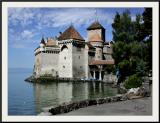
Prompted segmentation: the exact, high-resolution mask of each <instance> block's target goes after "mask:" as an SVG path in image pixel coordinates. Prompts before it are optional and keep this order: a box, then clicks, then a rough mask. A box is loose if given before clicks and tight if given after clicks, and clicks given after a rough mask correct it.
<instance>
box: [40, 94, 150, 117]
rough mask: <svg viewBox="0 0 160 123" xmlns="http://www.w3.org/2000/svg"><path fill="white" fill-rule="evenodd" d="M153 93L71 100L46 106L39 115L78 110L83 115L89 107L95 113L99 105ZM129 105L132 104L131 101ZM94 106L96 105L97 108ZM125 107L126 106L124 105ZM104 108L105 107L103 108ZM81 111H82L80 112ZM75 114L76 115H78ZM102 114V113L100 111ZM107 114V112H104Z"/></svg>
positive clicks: (65, 113) (141, 97) (137, 98)
mask: <svg viewBox="0 0 160 123" xmlns="http://www.w3.org/2000/svg"><path fill="white" fill-rule="evenodd" d="M150 94H151V93H147V94H146V95H145V96H131V97H130V96H128V95H127V94H126V93H125V94H118V95H116V96H112V97H106V98H96V99H90V100H82V101H78V102H69V103H63V104H61V105H58V106H56V107H52V106H51V107H48V108H47V107H46V108H45V109H44V110H43V112H41V113H40V114H38V115H47V116H54V115H63V114H64V115H67V114H69V115H74V112H76V114H77V113H78V115H82V114H83V112H87V111H88V108H89V109H90V111H91V112H92V113H93V114H94V113H95V114H96V113H97V111H99V110H100V109H99V106H101V105H102V107H103V105H112V104H113V105H114V104H116V103H117V104H118V103H120V104H121V103H122V104H123V102H125V101H132V102H133V100H143V99H145V98H151V95H150ZM129 105H131V104H130V103H129ZM92 107H95V109H94V108H93V109H92ZM123 107H125V106H123ZM102 109H103V108H102ZM106 110H107V109H106ZM79 111H80V112H79ZM92 113H91V114H92ZM76 114H75V115H76ZM100 114H101V113H100ZM104 115H105V113H104Z"/></svg>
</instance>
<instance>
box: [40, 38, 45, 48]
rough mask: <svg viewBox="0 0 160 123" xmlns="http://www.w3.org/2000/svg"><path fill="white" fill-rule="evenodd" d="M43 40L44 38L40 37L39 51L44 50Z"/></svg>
mask: <svg viewBox="0 0 160 123" xmlns="http://www.w3.org/2000/svg"><path fill="white" fill-rule="evenodd" d="M45 44H46V43H45V40H44V38H43V37H42V39H41V42H40V51H44V46H45Z"/></svg>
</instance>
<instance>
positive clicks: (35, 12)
mask: <svg viewBox="0 0 160 123" xmlns="http://www.w3.org/2000/svg"><path fill="white" fill-rule="evenodd" d="M95 12H96V9H94V8H61V9H59V8H9V9H8V20H9V45H10V46H11V47H14V48H25V47H28V46H29V45H32V44H33V43H35V37H36V36H38V35H39V36H40V35H42V33H43V32H45V30H48V28H57V29H60V28H63V27H66V26H68V25H70V24H71V23H72V24H74V26H76V27H77V28H78V27H81V26H85V27H88V26H89V25H90V24H91V23H92V22H93V21H95V19H96V15H95ZM113 15H114V14H112V13H107V12H106V11H104V9H97V16H98V20H99V21H100V22H105V23H106V24H111V23H112V21H113Z"/></svg>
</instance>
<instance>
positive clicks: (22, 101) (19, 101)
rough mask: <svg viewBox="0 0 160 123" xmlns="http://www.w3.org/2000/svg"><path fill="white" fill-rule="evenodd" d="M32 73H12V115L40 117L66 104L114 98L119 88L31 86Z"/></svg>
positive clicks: (79, 84)
mask: <svg viewBox="0 0 160 123" xmlns="http://www.w3.org/2000/svg"><path fill="white" fill-rule="evenodd" d="M31 73H32V69H9V72H8V77H9V78H8V80H9V82H8V115H37V114H39V113H40V112H42V108H45V107H49V106H55V105H58V104H61V103H63V102H69V101H79V100H84V99H92V98H98V97H107V96H114V95H116V94H117V89H116V88H111V87H110V86H109V85H106V84H103V83H99V82H96V83H95V82H84V83H83V82H76V83H72V82H61V83H57V82H53V83H44V84H42V83H29V82H25V81H24V79H25V78H26V77H29V76H30V75H31Z"/></svg>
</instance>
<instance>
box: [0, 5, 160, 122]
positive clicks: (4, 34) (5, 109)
mask: <svg viewBox="0 0 160 123" xmlns="http://www.w3.org/2000/svg"><path fill="white" fill-rule="evenodd" d="M8 7H110V8H113V7H152V8H153V29H152V30H153V93H152V95H153V96H152V112H153V115H152V116H107V117H106V116H8V35H7V34H8V18H7V17H8V12H7V8H8ZM158 12H159V5H158V2H3V3H2V121H52V122H53V121H158V120H159V117H158V116H159V93H158V91H159V88H158V87H159V74H158V72H159V71H158V68H159V67H158V66H159V54H158V53H159V47H158V46H159V29H158V27H159V26H158V25H159V23H158V22H159V13H158Z"/></svg>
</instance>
